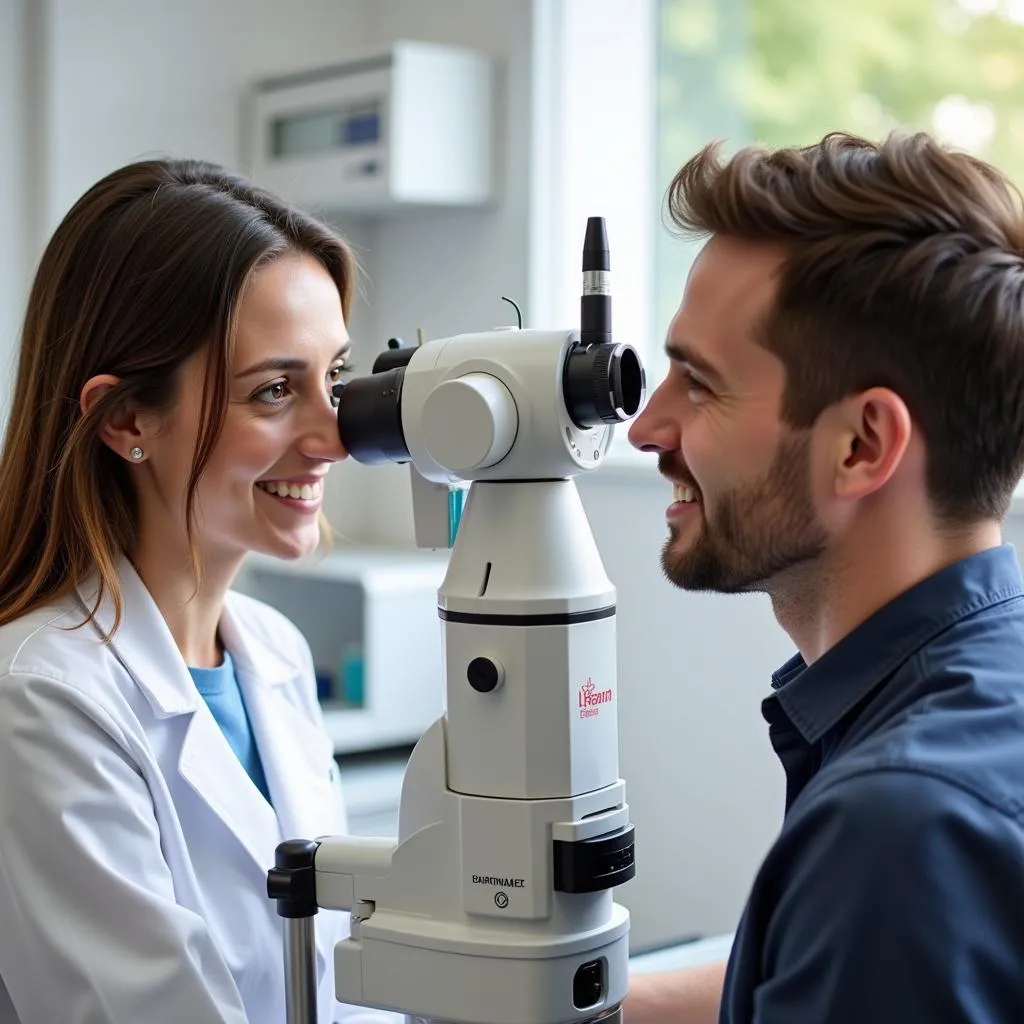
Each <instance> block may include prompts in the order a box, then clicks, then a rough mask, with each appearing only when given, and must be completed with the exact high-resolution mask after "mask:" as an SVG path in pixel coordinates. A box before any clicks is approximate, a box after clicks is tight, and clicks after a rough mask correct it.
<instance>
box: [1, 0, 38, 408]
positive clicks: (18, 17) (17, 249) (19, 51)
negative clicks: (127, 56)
mask: <svg viewBox="0 0 1024 1024" xmlns="http://www.w3.org/2000/svg"><path fill="white" fill-rule="evenodd" d="M31 2H32V0H0V379H3V380H6V379H9V374H10V372H11V371H12V370H13V367H14V353H15V351H16V348H17V341H16V339H17V337H18V333H19V331H20V329H21V318H22V314H23V310H24V305H25V297H26V289H27V286H28V279H29V258H30V256H29V251H30V235H31V231H32V214H33V211H34V208H35V200H36V196H35V194H34V192H33V191H32V189H31V185H30V181H31V177H30V173H29V168H30V157H31V154H32V147H33V137H32V134H31V126H32V124H33V123H34V111H33V104H32V97H31V95H30V93H31V90H30V88H29V85H30V82H31V79H32V75H33V72H34V70H35V67H34V57H35V56H36V54H35V51H34V44H35V41H36V35H35V33H34V32H33V27H34V19H33V11H32V9H31V6H30V5H31ZM9 397H10V396H9V389H8V388H2V389H0V423H3V422H4V420H5V419H6V416H7V409H8V403H9Z"/></svg>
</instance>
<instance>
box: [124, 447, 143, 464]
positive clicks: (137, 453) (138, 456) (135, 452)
mask: <svg viewBox="0 0 1024 1024" xmlns="http://www.w3.org/2000/svg"><path fill="white" fill-rule="evenodd" d="M128 454H129V455H130V456H131V457H132V462H141V461H142V459H143V457H144V456H145V454H146V453H145V452H144V451H143V450H142V449H141V448H140V447H139V446H138V445H136V446H135V447H134V448H133V449H132V450H131V451H130V452H129V453H128Z"/></svg>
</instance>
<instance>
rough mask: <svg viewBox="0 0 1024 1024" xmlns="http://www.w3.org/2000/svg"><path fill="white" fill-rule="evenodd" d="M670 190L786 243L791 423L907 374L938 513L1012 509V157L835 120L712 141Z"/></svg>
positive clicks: (724, 223)
mask: <svg viewBox="0 0 1024 1024" xmlns="http://www.w3.org/2000/svg"><path fill="white" fill-rule="evenodd" d="M667 207H668V212H669V215H670V217H671V219H672V222H673V223H674V224H675V226H676V227H677V228H679V229H680V230H682V231H684V232H686V233H693V234H720V235H727V236H731V237H734V238H737V239H742V240H748V241H750V242H755V243H756V242H764V243H774V244H781V245H782V246H783V248H784V250H785V252H786V254H787V255H786V258H785V260H784V262H783V265H782V269H781V271H780V276H779V281H778V291H777V294H776V299H775V302H774V304H773V307H772V309H771V310H770V312H769V314H768V316H767V318H766V321H765V323H764V327H763V339H762V342H763V344H764V345H765V347H766V348H768V349H769V350H770V351H772V352H774V353H775V354H776V355H778V356H779V358H780V359H781V360H782V362H783V364H784V365H785V368H786V375H787V383H786V390H785V395H784V399H783V410H782V414H783V417H784V419H785V420H786V421H787V422H788V423H789V424H790V425H792V426H794V427H806V426H810V425H811V424H812V423H813V422H814V421H815V420H816V419H817V417H818V415H819V414H820V413H821V411H822V410H823V409H825V408H826V407H827V406H829V405H831V404H833V403H834V402H837V401H839V400H840V399H842V398H844V397H846V396H848V395H851V394H855V393H857V392H858V391H861V390H864V389H866V388H870V387H874V386H885V387H889V388H891V389H893V390H894V391H895V392H897V393H898V394H899V395H900V396H901V397H902V399H903V400H904V401H905V402H906V404H907V407H908V409H909V410H910V414H911V416H912V417H913V419H914V421H915V423H916V424H917V426H918V428H919V429H920V430H921V432H922V435H923V436H924V438H925V441H926V444H927V449H928V463H927V484H928V489H929V495H930V498H931V501H932V505H933V508H934V511H935V513H936V514H937V515H938V516H939V517H940V518H941V519H942V520H944V521H945V522H947V523H949V524H960V523H966V522H972V521H976V520H979V519H986V518H1001V517H1002V516H1003V515H1004V514H1005V513H1006V511H1007V509H1008V507H1009V503H1010V499H1011V496H1012V493H1013V490H1014V488H1015V486H1016V485H1017V482H1018V480H1019V479H1020V477H1021V474H1022V472H1024V213H1022V203H1021V196H1020V193H1019V192H1018V191H1017V189H1016V188H1015V187H1014V186H1013V184H1012V183H1011V182H1010V181H1009V180H1008V179H1007V178H1006V177H1005V176H1004V175H1002V174H1001V173H1000V172H999V171H997V170H996V169H995V168H993V167H991V166H990V165H988V164H986V163H984V162H983V161H981V160H978V159H976V158H973V157H971V156H967V155H965V154H963V153H957V152H954V151H951V150H949V149H947V148H945V147H943V146H941V145H939V144H938V143H937V142H936V141H935V140H934V139H932V138H931V137H929V136H928V135H925V134H916V135H909V136H908V135H899V134H894V135H892V136H890V137H889V138H888V139H886V140H885V141H884V142H882V143H872V142H868V141H866V140H864V139H859V138H855V137H853V136H850V135H845V134H838V133H835V134H830V135H827V136H826V137H825V138H824V139H822V141H821V142H819V143H817V144H816V145H813V146H807V147H803V148H787V149H777V150H772V151H769V150H764V149H760V148H756V147H748V148H745V149H742V150H740V151H739V152H738V153H737V154H736V155H735V156H733V157H732V158H731V159H729V160H723V159H722V158H721V156H720V152H719V148H718V146H717V145H711V146H708V147H706V148H705V149H704V150H702V151H701V152H700V153H698V154H697V155H696V156H695V157H693V158H692V159H691V160H689V161H688V162H687V163H686V164H685V165H684V166H683V167H682V168H681V169H680V171H679V173H678V174H677V175H676V176H675V178H674V179H673V181H672V184H671V186H670V187H669V190H668V194H667Z"/></svg>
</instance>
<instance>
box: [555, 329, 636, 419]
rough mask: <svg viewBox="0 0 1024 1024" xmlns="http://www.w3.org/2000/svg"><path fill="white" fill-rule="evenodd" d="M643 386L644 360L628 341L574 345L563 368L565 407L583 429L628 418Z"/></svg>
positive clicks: (633, 413)
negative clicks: (642, 360) (620, 343)
mask: <svg viewBox="0 0 1024 1024" xmlns="http://www.w3.org/2000/svg"><path fill="white" fill-rule="evenodd" d="M646 388H647V384H646V380H645V377H644V368H643V364H642V363H641V362H640V357H639V356H638V355H637V353H636V349H634V348H633V347H632V346H631V345H616V344H613V343H611V342H609V343H606V344H597V345H582V344H577V345H574V346H573V348H572V349H571V350H570V352H569V356H568V358H567V359H566V361H565V367H564V369H563V371H562V394H563V397H564V399H565V407H566V409H567V410H568V413H569V416H570V418H571V419H572V421H573V423H575V424H576V426H578V427H580V428H581V429H583V430H586V429H588V428H590V427H596V426H598V425H599V424H601V423H623V422H625V421H626V420H628V419H631V418H632V417H633V416H635V415H636V414H637V412H639V410H640V405H641V403H642V402H643V400H644V393H645V391H646Z"/></svg>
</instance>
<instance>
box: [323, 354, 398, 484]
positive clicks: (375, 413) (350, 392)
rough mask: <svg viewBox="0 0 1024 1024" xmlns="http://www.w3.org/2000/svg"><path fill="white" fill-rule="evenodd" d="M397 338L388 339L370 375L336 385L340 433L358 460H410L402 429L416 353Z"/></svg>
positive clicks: (347, 448)
mask: <svg viewBox="0 0 1024 1024" xmlns="http://www.w3.org/2000/svg"><path fill="white" fill-rule="evenodd" d="M415 352H416V349H415V348H413V347H412V346H409V347H403V346H402V342H401V340H400V339H398V338H392V339H391V340H390V341H389V342H388V350H387V351H386V352H382V353H381V354H380V355H379V356H377V358H376V359H375V360H374V363H373V373H371V374H370V375H369V376H368V377H356V378H355V379H353V380H348V381H342V382H341V383H340V384H335V386H334V388H333V389H332V394H333V395H334V397H335V399H337V402H338V434H339V435H340V437H341V443H342V444H343V445H344V446H345V450H346V451H347V452H348V453H349V455H351V456H352V458H353V459H355V460H356V462H362V463H365V464H366V465H370V466H372V465H375V464H377V463H380V462H407V461H408V459H409V446H408V445H407V444H406V443H405V431H404V430H403V429H402V383H403V381H404V379H405V368H406V366H407V365H408V362H409V360H410V359H412V357H413V355H414V354H415Z"/></svg>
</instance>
